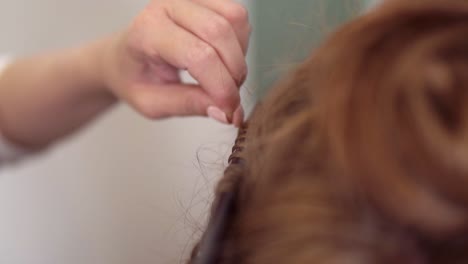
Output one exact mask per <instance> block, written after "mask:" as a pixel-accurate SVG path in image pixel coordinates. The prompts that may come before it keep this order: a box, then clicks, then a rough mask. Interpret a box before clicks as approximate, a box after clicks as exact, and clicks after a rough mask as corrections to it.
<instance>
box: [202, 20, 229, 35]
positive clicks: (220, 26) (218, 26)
mask: <svg viewBox="0 0 468 264" xmlns="http://www.w3.org/2000/svg"><path fill="white" fill-rule="evenodd" d="M230 28H231V25H230V24H229V22H228V21H227V20H225V19H224V18H221V17H213V18H212V19H210V20H209V23H207V24H206V26H205V28H204V30H203V34H204V35H205V37H206V38H208V39H212V40H216V39H219V38H224V37H225V36H226V35H227V34H229V32H230Z"/></svg>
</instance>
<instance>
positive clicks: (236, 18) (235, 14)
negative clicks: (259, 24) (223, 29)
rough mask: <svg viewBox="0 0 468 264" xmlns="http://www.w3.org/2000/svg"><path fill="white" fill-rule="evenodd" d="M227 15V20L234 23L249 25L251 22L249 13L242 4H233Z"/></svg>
mask: <svg viewBox="0 0 468 264" xmlns="http://www.w3.org/2000/svg"><path fill="white" fill-rule="evenodd" d="M228 10H229V11H227V13H226V16H227V17H226V18H227V19H228V20H229V21H231V22H232V23H235V24H239V23H246V24H247V23H248V21H249V12H248V10H247V8H246V7H245V6H243V5H241V4H237V3H235V4H233V5H232V6H231V7H230V8H229V9H228Z"/></svg>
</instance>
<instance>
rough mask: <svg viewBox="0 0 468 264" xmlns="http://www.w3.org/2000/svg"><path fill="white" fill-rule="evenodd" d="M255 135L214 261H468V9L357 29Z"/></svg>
mask: <svg viewBox="0 0 468 264" xmlns="http://www.w3.org/2000/svg"><path fill="white" fill-rule="evenodd" d="M248 124H249V126H248V129H247V132H246V135H245V142H244V143H243V147H242V148H241V149H240V148H237V152H239V150H241V151H240V154H239V153H238V154H237V155H239V156H240V157H242V159H243V162H241V163H240V164H233V165H231V166H230V167H229V168H228V170H227V171H226V176H225V178H224V179H222V180H221V182H220V183H219V186H218V191H219V192H220V193H222V192H226V191H229V190H230V189H232V190H231V191H233V192H234V191H235V193H236V196H235V202H234V203H235V210H231V211H229V212H230V213H229V214H230V215H229V217H227V218H226V221H229V224H228V225H225V229H226V230H225V234H224V236H223V237H222V239H221V240H220V247H219V256H218V258H217V262H216V263H219V264H271V263H288V264H295V263H297V264H303V263H327V264H345V263H346V264H348V263H349V264H354V263H356V264H358V263H359V264H365V263H369V264H370V263H379V264H385V263H388V264H390V263H391V264H393V263H402V264H404V263H408V264H419V263H468V242H466V239H468V232H467V231H468V210H467V209H468V1H464V0H391V1H387V2H385V3H383V4H382V5H380V6H379V7H377V8H375V9H374V10H372V11H371V12H369V13H367V14H364V15H362V16H361V17H359V18H357V19H355V20H353V21H351V22H349V23H348V24H346V25H344V26H343V27H342V28H340V29H339V30H338V31H336V32H335V33H333V34H332V35H331V36H330V37H329V38H328V39H327V40H326V41H325V42H324V43H323V44H322V45H321V46H320V47H319V48H318V49H316V50H314V51H313V52H312V54H311V55H310V57H309V58H308V59H307V60H306V61H305V62H304V63H303V64H302V65H300V66H299V67H298V68H297V69H295V70H294V71H293V72H292V73H291V74H290V75H289V76H287V77H286V78H285V79H284V80H282V81H281V82H280V83H278V84H277V85H276V87H275V88H274V89H273V90H272V91H271V93H270V94H269V95H268V96H267V97H266V98H265V99H264V100H263V101H262V102H261V103H260V104H259V105H258V106H257V108H256V110H255V111H254V113H253V115H252V116H251V118H250V119H249V120H248ZM233 166H235V169H233ZM233 175H234V176H236V177H238V179H239V180H238V184H237V186H236V187H235V188H234V187H233V184H232V182H233V181H232V179H233ZM213 215H214V214H213ZM208 228H209V227H208Z"/></svg>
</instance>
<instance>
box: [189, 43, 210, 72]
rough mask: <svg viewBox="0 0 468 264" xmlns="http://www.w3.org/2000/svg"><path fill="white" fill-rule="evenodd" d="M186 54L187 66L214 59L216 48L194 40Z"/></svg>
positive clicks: (202, 63) (201, 63)
mask: <svg viewBox="0 0 468 264" xmlns="http://www.w3.org/2000/svg"><path fill="white" fill-rule="evenodd" d="M187 54H188V59H187V60H188V63H187V64H188V67H189V68H190V67H192V66H194V67H196V66H198V65H204V64H206V62H208V61H212V60H215V59H216V57H217V56H218V55H217V53H216V50H215V49H214V48H213V47H211V46H210V45H208V44H206V43H204V42H201V41H200V42H196V44H195V45H194V47H193V48H192V50H191V51H190V52H188V53H187Z"/></svg>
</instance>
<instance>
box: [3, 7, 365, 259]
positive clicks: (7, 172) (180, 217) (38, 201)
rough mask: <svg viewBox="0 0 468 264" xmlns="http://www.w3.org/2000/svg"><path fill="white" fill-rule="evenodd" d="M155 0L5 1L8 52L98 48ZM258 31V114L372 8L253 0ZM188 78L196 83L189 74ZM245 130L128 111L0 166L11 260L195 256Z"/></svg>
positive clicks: (252, 89)
mask: <svg viewBox="0 0 468 264" xmlns="http://www.w3.org/2000/svg"><path fill="white" fill-rule="evenodd" d="M146 2H147V0H112V1H111V0H100V1H95V0H81V1H76V0H0V54H2V53H3V54H5V53H7V54H11V55H17V56H18V55H25V54H30V53H34V52H38V51H44V50H51V49H55V48H61V47H68V46H71V45H76V44H78V43H82V42H86V41H89V40H92V39H94V38H97V37H99V36H102V35H105V34H108V33H110V32H113V31H117V30H119V29H121V28H123V27H125V26H126V25H127V24H128V23H129V22H130V21H131V19H132V18H133V17H134V16H135V15H136V14H137V13H138V12H139V10H140V9H142V8H143V7H144V5H145V4H146ZM243 4H245V5H246V6H247V7H248V8H249V9H250V10H251V20H252V23H253V24H254V33H253V43H252V48H251V49H250V54H249V64H250V65H249V67H250V69H251V71H250V77H249V79H248V81H247V83H246V85H245V86H244V87H243V92H242V97H243V103H244V105H245V106H246V108H247V109H250V108H251V107H252V106H253V105H254V104H255V101H256V100H257V98H259V97H261V96H262V95H263V94H264V93H265V92H266V90H267V89H268V88H269V87H271V84H272V83H273V82H274V81H275V80H276V79H277V78H279V77H280V76H281V75H282V74H284V72H286V71H287V70H289V69H290V68H291V67H293V66H294V65H296V64H297V63H298V62H300V61H301V59H302V58H304V57H305V56H307V54H308V53H309V51H310V49H311V47H313V46H315V45H317V43H318V42H319V41H320V39H322V38H323V36H324V34H326V33H327V32H329V31H330V30H332V29H333V28H334V27H335V26H336V25H339V24H340V23H342V22H343V21H345V20H347V19H349V18H350V17H352V16H353V15H355V14H357V13H359V12H360V11H361V10H362V9H363V8H364V6H365V3H364V0H362V1H359V0H290V1H284V0H268V1H267V0H256V1H253V0H244V1H243ZM186 78H187V79H188V78H189V77H186ZM235 134H236V131H235V129H234V128H232V127H228V126H224V125H220V124H217V123H216V122H214V121H211V120H207V119H203V118H185V119H170V120H164V121H158V122H154V121H148V120H145V119H143V118H141V117H139V116H138V115H137V114H135V113H134V112H133V111H132V110H131V109H129V108H128V107H127V106H125V105H120V106H118V107H116V108H114V109H113V110H111V111H110V112H109V113H108V114H107V115H104V116H103V117H102V118H101V119H100V120H97V121H96V122H95V123H93V124H91V125H90V126H89V127H88V128H87V129H85V130H83V131H82V132H80V133H78V134H76V135H74V136H73V137H71V138H69V139H68V140H66V141H65V142H62V143H61V144H59V145H57V146H55V147H54V148H52V149H50V150H49V151H47V152H46V153H44V154H42V155H40V156H38V157H34V158H33V159H29V160H27V161H25V162H23V163H21V164H17V165H16V166H13V167H8V168H2V169H0V263H8V264H84V263H86V264H134V263H138V264H150V263H151V264H154V263H158V264H160V263H161V264H165V263H181V262H183V261H184V260H185V259H186V257H187V256H188V255H189V253H190V250H191V245H192V243H193V241H194V239H196V238H198V237H199V236H200V230H201V228H203V223H204V220H205V217H206V214H207V210H208V208H209V205H210V202H211V199H212V187H213V184H214V183H216V181H217V179H219V177H220V176H221V175H222V171H223V169H224V167H225V165H226V158H227V156H228V155H229V153H230V147H231V146H232V143H233V139H234V136H235Z"/></svg>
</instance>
